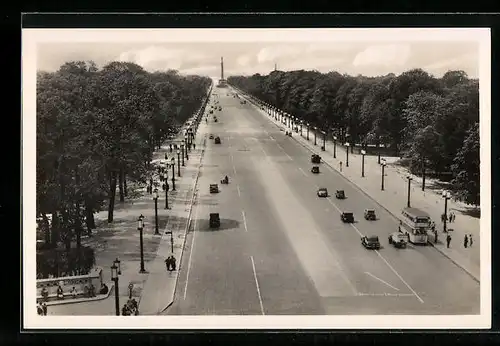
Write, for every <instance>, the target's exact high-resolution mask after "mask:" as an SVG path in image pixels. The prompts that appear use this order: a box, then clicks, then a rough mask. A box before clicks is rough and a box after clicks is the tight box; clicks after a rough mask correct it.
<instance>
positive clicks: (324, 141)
mask: <svg viewBox="0 0 500 346" xmlns="http://www.w3.org/2000/svg"><path fill="white" fill-rule="evenodd" d="M321 132H322V133H323V146H322V147H321V150H323V151H325V150H326V132H325V131H321Z"/></svg>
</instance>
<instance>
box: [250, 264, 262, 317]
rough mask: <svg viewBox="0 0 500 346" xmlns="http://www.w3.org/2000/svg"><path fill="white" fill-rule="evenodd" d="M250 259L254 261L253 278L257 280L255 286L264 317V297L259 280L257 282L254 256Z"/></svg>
mask: <svg viewBox="0 0 500 346" xmlns="http://www.w3.org/2000/svg"><path fill="white" fill-rule="evenodd" d="M250 259H251V260H252V269H253V277H254V279H255V285H256V286H257V294H258V295H259V303H260V311H261V312H262V315H265V313H264V304H262V297H261V296H260V288H259V280H257V272H256V271H255V262H254V261H253V256H250Z"/></svg>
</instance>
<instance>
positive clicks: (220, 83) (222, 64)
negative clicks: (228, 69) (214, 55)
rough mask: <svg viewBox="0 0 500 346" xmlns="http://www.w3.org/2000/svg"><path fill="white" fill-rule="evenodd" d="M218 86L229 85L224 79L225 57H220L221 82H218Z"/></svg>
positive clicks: (224, 86)
mask: <svg viewBox="0 0 500 346" xmlns="http://www.w3.org/2000/svg"><path fill="white" fill-rule="evenodd" d="M217 87H219V88H226V87H227V81H226V80H225V79H224V58H223V57H221V58H220V79H219V84H217Z"/></svg>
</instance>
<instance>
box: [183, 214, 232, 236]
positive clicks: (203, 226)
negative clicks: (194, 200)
mask: <svg viewBox="0 0 500 346" xmlns="http://www.w3.org/2000/svg"><path fill="white" fill-rule="evenodd" d="M192 224H194V220H193V222H192ZM196 224H197V229H196V231H197V232H218V231H226V230H230V229H238V228H239V227H240V224H241V222H240V221H238V220H233V219H222V218H221V219H220V226H219V227H218V228H210V221H209V219H208V217H207V218H206V219H198V220H196ZM191 231H192V230H191Z"/></svg>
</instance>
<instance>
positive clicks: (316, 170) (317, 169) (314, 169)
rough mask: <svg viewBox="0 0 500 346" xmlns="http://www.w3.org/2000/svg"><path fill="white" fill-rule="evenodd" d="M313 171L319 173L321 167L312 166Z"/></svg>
mask: <svg viewBox="0 0 500 346" xmlns="http://www.w3.org/2000/svg"><path fill="white" fill-rule="evenodd" d="M311 172H312V173H314V174H318V173H319V167H318V166H312V168H311Z"/></svg>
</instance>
